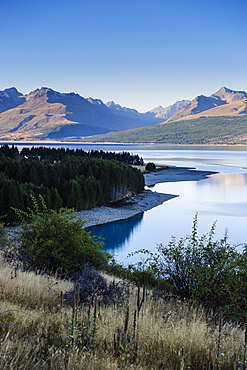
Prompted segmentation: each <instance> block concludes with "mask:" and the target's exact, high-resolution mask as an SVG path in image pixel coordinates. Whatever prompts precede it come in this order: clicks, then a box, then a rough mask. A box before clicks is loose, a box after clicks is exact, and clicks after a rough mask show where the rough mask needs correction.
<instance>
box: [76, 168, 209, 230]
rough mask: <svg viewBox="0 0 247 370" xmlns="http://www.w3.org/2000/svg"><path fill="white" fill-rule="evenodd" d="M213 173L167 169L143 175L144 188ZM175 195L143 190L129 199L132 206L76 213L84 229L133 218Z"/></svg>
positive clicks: (194, 178) (100, 208) (201, 177)
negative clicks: (82, 221) (83, 222)
mask: <svg viewBox="0 0 247 370" xmlns="http://www.w3.org/2000/svg"><path fill="white" fill-rule="evenodd" d="M213 173H215V172H210V171H197V170H193V169H191V168H187V167H169V168H168V169H164V170H161V171H157V172H151V173H148V174H145V175H144V177H145V184H146V186H148V187H149V186H152V185H155V184H157V183H161V182H171V181H173V182H175V181H198V180H202V179H205V178H207V177H208V176H209V175H212V174H213ZM176 196H177V195H172V194H163V193H157V192H153V191H151V190H144V192H143V193H141V194H138V195H136V196H135V197H133V198H131V199H130V202H133V203H134V204H131V205H125V206H122V207H119V208H112V207H106V206H104V207H95V208H92V209H91V210H86V211H81V212H77V215H78V216H79V217H81V218H82V219H83V220H85V221H86V223H85V227H90V226H95V225H100V224H106V223H108V222H113V221H119V220H123V219H127V218H129V217H133V216H135V215H137V214H139V213H142V212H144V211H147V210H149V209H151V208H154V207H157V206H158V205H160V204H162V203H164V202H166V201H168V200H170V199H172V198H175V197H176Z"/></svg>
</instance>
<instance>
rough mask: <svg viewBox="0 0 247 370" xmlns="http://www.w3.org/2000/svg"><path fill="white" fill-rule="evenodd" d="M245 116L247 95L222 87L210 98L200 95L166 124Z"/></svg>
mask: <svg viewBox="0 0 247 370" xmlns="http://www.w3.org/2000/svg"><path fill="white" fill-rule="evenodd" d="M240 114H247V93H246V92H245V91H234V90H230V89H228V88H226V87H222V88H221V89H220V90H219V91H217V92H216V93H214V94H212V95H210V96H204V95H200V96H197V97H196V98H195V99H193V100H192V101H191V102H189V103H188V104H187V105H185V106H184V107H182V108H181V109H179V110H177V111H176V112H175V113H174V114H173V115H172V116H171V117H169V118H168V119H167V122H171V121H178V120H181V119H194V118H200V117H210V116H211V117H212V116H214V117H216V116H238V115H240Z"/></svg>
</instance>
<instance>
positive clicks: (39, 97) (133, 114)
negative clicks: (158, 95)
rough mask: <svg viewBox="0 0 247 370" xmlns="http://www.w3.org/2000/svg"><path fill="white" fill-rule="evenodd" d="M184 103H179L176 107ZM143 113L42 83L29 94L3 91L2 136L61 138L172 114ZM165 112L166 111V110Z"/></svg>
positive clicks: (143, 124) (0, 107)
mask: <svg viewBox="0 0 247 370" xmlns="http://www.w3.org/2000/svg"><path fill="white" fill-rule="evenodd" d="M182 105H183V103H182V102H181V104H180V102H177V103H175V105H174V107H172V106H171V107H169V109H170V110H171V112H172V110H173V111H175V110H176V109H178V108H180V107H181V106H182ZM159 110H160V112H159V114H157V111H155V110H153V111H149V112H146V113H139V112H138V111H137V110H135V109H129V108H125V107H121V106H120V105H118V104H115V103H114V102H109V103H106V104H104V103H103V102H102V101H101V100H100V99H93V98H88V99H85V98H83V97H82V96H80V95H79V94H75V93H66V94H64V93H60V92H57V91H54V90H52V89H50V88H46V87H42V88H41V89H36V90H34V91H32V92H30V93H29V94H27V95H22V94H21V93H20V92H19V91H17V89H16V88H10V89H6V90H4V91H1V92H0V139H9V140H28V139H30V140H31V139H58V140H61V139H63V138H67V137H69V138H70V137H83V136H89V135H96V134H104V133H107V132H110V131H115V132H117V131H123V130H128V129H133V128H138V127H146V126H151V125H156V124H158V123H160V122H162V121H164V117H165V116H166V117H167V115H168V114H169V113H168V110H167V109H166V108H162V107H160V109H159ZM162 112H163V114H162Z"/></svg>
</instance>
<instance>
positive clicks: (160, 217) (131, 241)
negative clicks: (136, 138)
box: [0, 143, 247, 264]
mask: <svg viewBox="0 0 247 370" xmlns="http://www.w3.org/2000/svg"><path fill="white" fill-rule="evenodd" d="M0 144H3V143H0ZM5 144H11V145H12V144H14V145H16V146H18V147H19V148H22V147H23V146H27V145H28V146H40V145H42V146H45V145H46V146H50V147H61V146H65V147H69V148H74V149H76V148H82V149H84V150H91V149H94V150H105V151H115V152H117V151H120V152H122V151H128V152H130V153H132V154H139V156H141V157H143V159H144V161H145V162H146V163H147V162H154V163H155V164H156V165H159V164H168V165H175V166H182V167H193V168H195V169H199V170H209V171H214V172H218V174H215V175H212V176H210V177H209V178H208V179H205V180H201V181H187V182H186V181H183V182H170V183H160V184H157V185H155V186H154V187H152V190H153V191H157V192H160V193H169V194H176V195H179V196H178V197H176V198H173V199H171V200H169V201H167V202H165V203H163V204H162V205H160V206H158V207H155V208H153V209H151V210H149V211H146V212H144V213H142V214H140V215H137V216H135V217H132V218H130V219H128V220H123V221H118V222H113V223H110V224H106V225H101V226H97V227H93V228H90V231H91V232H92V234H93V235H102V236H103V237H104V238H105V248H104V249H105V250H108V251H110V252H112V253H114V254H115V256H116V259H117V260H118V261H119V262H123V263H124V264H127V263H129V262H133V260H139V259H140V256H138V257H137V256H136V257H134V258H132V259H129V258H127V255H128V253H131V252H133V251H135V250H138V249H140V248H145V249H149V250H152V251H154V250H155V248H156V245H157V244H159V243H162V244H165V245H166V244H167V243H168V242H169V241H170V240H171V236H175V237H176V238H177V239H179V238H180V237H184V236H185V235H186V234H190V232H191V228H192V222H193V218H194V217H195V214H196V213H197V214H198V231H199V234H204V233H206V232H208V231H209V230H210V228H211V226H212V224H213V222H214V221H217V223H216V233H215V237H216V238H217V239H219V238H222V237H223V236H224V234H225V231H226V229H227V230H228V235H229V242H230V243H231V244H235V245H239V246H242V245H243V244H244V243H245V244H246V245H247V147H246V146H234V147H232V146H182V145H177V146H174V145H162V144H160V145H121V144H117V145H115V144H112V145H109V144H104V145H97V144H80V143H59V144H58V143H55V144H52V143H47V144H44V143H35V144H34V143H29V144H25V145H24V144H18V145H17V143H5Z"/></svg>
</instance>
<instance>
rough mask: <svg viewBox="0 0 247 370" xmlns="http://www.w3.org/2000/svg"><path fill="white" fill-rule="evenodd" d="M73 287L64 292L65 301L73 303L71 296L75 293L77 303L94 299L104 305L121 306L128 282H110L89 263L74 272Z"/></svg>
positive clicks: (80, 303)
mask: <svg viewBox="0 0 247 370" xmlns="http://www.w3.org/2000/svg"><path fill="white" fill-rule="evenodd" d="M72 280H73V284H74V286H73V289H71V290H69V291H68V292H66V293H65V295H64V298H65V301H66V302H67V303H69V304H72V303H73V297H74V295H75V294H77V300H78V304H79V305H80V306H81V305H82V304H85V303H88V302H92V301H93V300H94V299H96V300H97V301H98V302H101V303H102V304H105V305H114V306H121V305H123V304H124V302H125V298H126V295H127V292H128V284H127V283H123V282H115V281H114V280H113V281H111V282H110V283H108V282H107V280H106V279H105V278H104V277H103V276H102V275H101V274H100V273H99V272H98V271H96V270H95V269H94V268H93V267H92V266H90V264H88V263H86V264H85V265H83V266H82V267H81V269H80V271H78V272H77V273H76V274H74V275H73V276H72Z"/></svg>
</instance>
